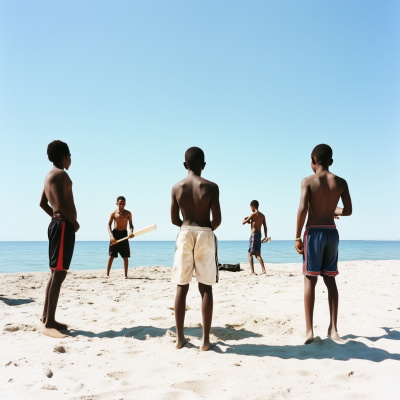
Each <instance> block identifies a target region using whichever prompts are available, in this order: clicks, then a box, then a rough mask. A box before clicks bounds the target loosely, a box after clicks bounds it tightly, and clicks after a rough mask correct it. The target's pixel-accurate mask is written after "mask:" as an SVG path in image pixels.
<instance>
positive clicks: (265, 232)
mask: <svg viewBox="0 0 400 400" xmlns="http://www.w3.org/2000/svg"><path fill="white" fill-rule="evenodd" d="M263 225H264V235H265V237H268V235H267V233H268V228H267V221H266V219H265V217H264V221H263Z"/></svg>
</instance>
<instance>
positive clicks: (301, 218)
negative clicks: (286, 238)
mask: <svg viewBox="0 0 400 400" xmlns="http://www.w3.org/2000/svg"><path fill="white" fill-rule="evenodd" d="M308 200H309V192H308V184H307V181H306V180H305V179H303V180H302V181H301V194H300V205H299V210H298V211H297V225H296V239H299V240H296V241H295V245H294V247H295V249H296V250H297V252H298V253H299V254H303V241H302V240H301V231H302V230H303V226H304V222H305V220H306V217H307V212H308Z"/></svg>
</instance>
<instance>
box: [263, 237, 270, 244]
mask: <svg viewBox="0 0 400 400" xmlns="http://www.w3.org/2000/svg"><path fill="white" fill-rule="evenodd" d="M270 241H271V237H269V238H264V239H263V240H262V243H269V242H270Z"/></svg>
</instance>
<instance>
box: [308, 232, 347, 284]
mask: <svg viewBox="0 0 400 400" xmlns="http://www.w3.org/2000/svg"><path fill="white" fill-rule="evenodd" d="M303 243H304V251H303V261H304V263H303V274H304V275H309V276H318V275H325V276H332V277H335V276H336V275H338V274H339V271H338V255H339V233H338V231H337V229H336V225H308V226H306V230H305V232H304V242H303Z"/></svg>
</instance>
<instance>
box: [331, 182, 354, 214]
mask: <svg viewBox="0 0 400 400" xmlns="http://www.w3.org/2000/svg"><path fill="white" fill-rule="evenodd" d="M344 183H345V188H344V190H343V193H342V195H341V196H340V197H341V199H342V203H343V208H341V207H336V210H335V218H336V219H339V216H340V215H341V216H343V217H347V216H349V215H351V214H352V213H353V206H352V204H351V197H350V191H349V187H348V186H347V182H346V181H344Z"/></svg>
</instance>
